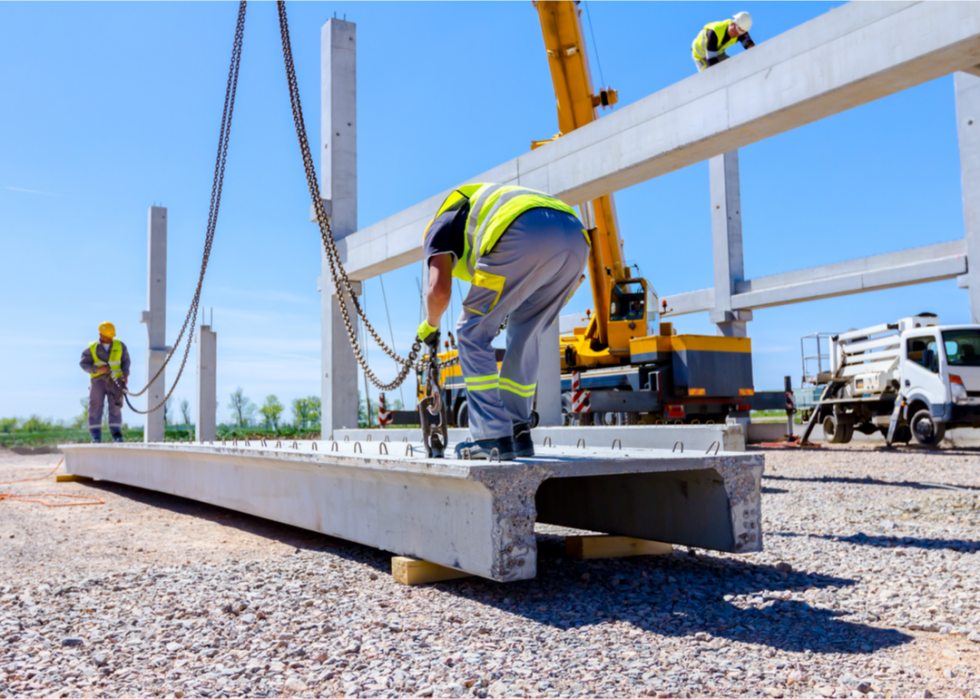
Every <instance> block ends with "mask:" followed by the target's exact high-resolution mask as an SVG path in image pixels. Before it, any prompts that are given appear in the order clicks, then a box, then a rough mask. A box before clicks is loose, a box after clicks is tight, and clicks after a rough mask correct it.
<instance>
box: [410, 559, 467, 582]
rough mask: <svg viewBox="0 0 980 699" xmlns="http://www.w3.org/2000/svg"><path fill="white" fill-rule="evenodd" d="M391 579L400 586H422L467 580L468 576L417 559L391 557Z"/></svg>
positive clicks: (452, 569) (459, 571) (461, 572)
mask: <svg viewBox="0 0 980 699" xmlns="http://www.w3.org/2000/svg"><path fill="white" fill-rule="evenodd" d="M391 577H393V578H394V579H395V582H399V583H401V584H402V585H424V584H425V583H432V582H441V581H443V580H455V579H456V578H468V577H470V574H469V573H464V572H463V571H461V570H456V569H455V568H447V567H446V566H441V565H438V564H437V563H429V562H428V561H420V560H418V559H417V558H409V557H408V556H392V557H391Z"/></svg>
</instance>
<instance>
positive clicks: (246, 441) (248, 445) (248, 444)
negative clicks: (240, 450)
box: [245, 439, 252, 447]
mask: <svg viewBox="0 0 980 699" xmlns="http://www.w3.org/2000/svg"><path fill="white" fill-rule="evenodd" d="M245 446H246V447H250V446H252V445H251V443H250V442H249V441H248V440H247V439H246V440H245Z"/></svg>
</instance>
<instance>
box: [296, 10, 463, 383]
mask: <svg viewBox="0 0 980 699" xmlns="http://www.w3.org/2000/svg"><path fill="white" fill-rule="evenodd" d="M277 6H278V10H279V31H280V35H281V38H282V54H283V62H284V63H285V67H286V82H287V84H288V88H289V100H290V103H291V105H292V110H293V122H294V124H295V126H296V138H297V140H298V141H299V148H300V153H301V155H302V158H303V167H304V169H305V171H306V182H307V185H308V187H309V190H310V199H311V201H312V202H313V210H314V211H315V212H316V218H317V223H318V225H319V227H320V237H321V239H322V241H323V250H324V253H325V254H326V258H327V264H328V265H329V267H330V277H331V279H332V280H333V283H334V289H335V290H336V292H337V298H338V301H339V303H338V305H339V306H340V313H341V316H343V319H344V326H345V327H346V329H347V339H348V341H349V342H350V346H351V349H352V350H353V352H354V357H355V358H356V359H357V363H358V364H359V365H360V367H361V369H362V370H363V371H364V375H365V376H366V377H367V378H368V380H369V381H370V382H371V383H372V384H374V385H375V386H376V387H377V388H378V389H380V390H382V391H391V390H394V389H396V388H398V387H399V386H400V385H401V384H402V383H404V381H405V379H406V378H407V377H408V374H409V372H411V371H412V369H419V370H421V369H422V368H423V366H424V362H423V361H421V360H419V352H421V350H422V343H421V341H420V340H419V339H418V338H417V337H416V338H415V342H414V343H413V344H412V349H411V351H410V352H409V355H408V357H407V358H404V357H402V356H400V355H399V354H398V353H397V352H395V350H393V349H392V348H391V347H389V346H388V345H387V343H385V341H384V340H383V339H382V338H381V336H380V335H379V334H378V332H377V331H376V330H375V329H374V326H373V325H371V322H370V321H369V320H368V319H367V316H366V315H365V313H364V309H363V308H362V307H361V304H360V301H359V300H358V298H357V294H356V293H354V289H353V284H352V283H351V281H350V279H349V277H348V276H347V271H346V270H345V269H344V265H343V263H342V262H341V259H340V253H339V252H338V251H337V246H336V243H335V241H334V237H333V230H332V229H331V227H330V221H329V219H328V218H327V215H326V212H325V211H324V209H323V200H322V199H321V198H320V188H319V186H318V185H317V178H316V168H315V166H314V164H313V155H312V153H311V152H310V143H309V138H308V137H307V135H306V122H305V119H304V118H303V106H302V103H301V101H300V95H299V86H298V84H297V80H296V67H295V64H294V62H293V49H292V44H291V42H290V39H289V21H288V19H287V17H286V3H285V1H284V0H279V1H278V2H277ZM348 303H350V305H351V306H352V307H353V308H354V311H355V312H356V314H357V316H358V317H359V318H360V319H361V322H363V323H364V328H365V330H367V331H368V333H369V334H370V335H371V339H373V340H374V342H375V344H376V345H377V346H378V347H379V348H380V349H381V351H382V352H384V353H385V354H386V355H387V356H388V357H389V358H391V359H392V360H394V361H395V362H396V363H398V364H400V365H401V367H400V368H399V370H398V374H397V375H396V376H395V378H394V380H393V381H391V382H389V383H385V382H383V381H381V379H379V378H378V376H377V374H375V373H374V371H373V370H372V369H371V367H370V366H369V365H368V363H367V360H366V359H365V357H364V355H363V352H362V351H361V347H360V344H359V343H358V340H357V333H356V332H355V330H354V326H353V325H352V324H351V319H350V315H349V312H348V309H347V304H348ZM457 362H459V356H458V355H457V356H456V357H454V358H453V359H451V360H449V361H447V362H443V363H441V365H440V366H450V365H453V364H456V363H457Z"/></svg>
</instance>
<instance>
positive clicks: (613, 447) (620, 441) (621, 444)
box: [609, 438, 623, 451]
mask: <svg viewBox="0 0 980 699" xmlns="http://www.w3.org/2000/svg"><path fill="white" fill-rule="evenodd" d="M616 442H619V450H620V451H622V450H623V440H621V439H619V438H616V439H614V440H613V443H612V446H611V447H609V448H610V449H615V448H616Z"/></svg>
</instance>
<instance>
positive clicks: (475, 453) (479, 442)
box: [456, 437, 514, 461]
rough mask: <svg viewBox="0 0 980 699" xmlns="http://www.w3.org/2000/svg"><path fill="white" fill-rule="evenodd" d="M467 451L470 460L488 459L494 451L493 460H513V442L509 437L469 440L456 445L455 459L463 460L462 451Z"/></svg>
mask: <svg viewBox="0 0 980 699" xmlns="http://www.w3.org/2000/svg"><path fill="white" fill-rule="evenodd" d="M464 449H469V457H470V458H471V459H484V460H488V459H490V453H491V452H493V451H494V450H496V452H495V453H494V458H495V459H496V458H499V459H500V460H501V461H512V460H513V459H514V440H513V439H512V438H511V437H500V438H499V439H470V440H467V441H465V442H460V443H459V444H457V445H456V458H457V459H464V458H466V457H465V456H464V455H463V450H464Z"/></svg>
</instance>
